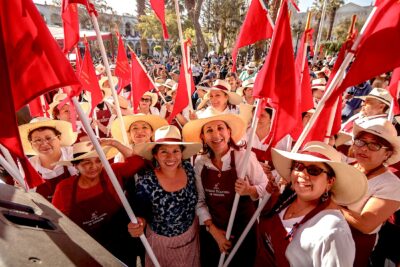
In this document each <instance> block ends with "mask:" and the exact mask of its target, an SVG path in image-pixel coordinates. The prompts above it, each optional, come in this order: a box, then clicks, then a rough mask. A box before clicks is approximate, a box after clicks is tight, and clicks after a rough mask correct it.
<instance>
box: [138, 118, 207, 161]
mask: <svg viewBox="0 0 400 267" xmlns="http://www.w3.org/2000/svg"><path fill="white" fill-rule="evenodd" d="M156 145H182V146H184V147H185V149H184V150H183V151H182V159H188V158H190V157H191V156H193V155H195V154H196V153H197V152H199V151H200V149H201V148H202V144H201V143H199V142H182V137H181V133H180V132H179V129H178V128H177V127H176V126H174V125H167V126H162V127H160V128H158V129H157V130H156V131H155V134H154V142H150V143H142V144H138V145H136V146H135V152H136V153H137V154H138V155H140V156H142V157H144V158H145V159H148V160H151V159H152V158H153V154H152V149H153V148H154V147H155V146H156Z"/></svg>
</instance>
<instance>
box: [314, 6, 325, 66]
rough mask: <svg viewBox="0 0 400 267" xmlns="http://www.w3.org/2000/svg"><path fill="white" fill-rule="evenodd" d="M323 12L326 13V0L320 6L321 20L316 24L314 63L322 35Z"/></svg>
mask: <svg viewBox="0 0 400 267" xmlns="http://www.w3.org/2000/svg"><path fill="white" fill-rule="evenodd" d="M325 13H326V0H324V3H323V6H322V14H321V21H320V23H319V26H318V35H317V41H316V42H315V52H314V58H313V64H315V61H317V56H318V52H319V50H318V49H319V46H320V45H321V44H320V42H321V37H322V31H323V30H324V22H325Z"/></svg>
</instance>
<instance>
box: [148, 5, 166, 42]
mask: <svg viewBox="0 0 400 267" xmlns="http://www.w3.org/2000/svg"><path fill="white" fill-rule="evenodd" d="M150 5H151V8H152V9H153V10H154V13H156V16H157V17H158V19H159V20H160V22H161V25H162V29H163V35H164V39H168V38H169V37H168V30H167V25H166V24H165V7H164V6H165V3H164V0H150Z"/></svg>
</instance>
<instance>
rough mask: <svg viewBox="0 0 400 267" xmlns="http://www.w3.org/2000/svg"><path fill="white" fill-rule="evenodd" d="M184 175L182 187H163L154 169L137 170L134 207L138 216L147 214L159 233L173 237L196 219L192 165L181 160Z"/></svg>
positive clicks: (152, 227) (152, 226) (155, 230)
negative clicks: (167, 188) (168, 190)
mask: <svg viewBox="0 0 400 267" xmlns="http://www.w3.org/2000/svg"><path fill="white" fill-rule="evenodd" d="M182 167H183V168H184V170H185V172H186V175H187V179H188V180H187V184H186V186H185V187H184V188H182V189H180V190H178V191H175V192H167V191H165V190H164V189H163V188H162V187H161V185H160V183H159V182H158V179H157V177H156V174H155V172H154V170H153V169H145V170H143V171H141V172H139V173H138V177H139V179H138V181H137V184H136V198H135V199H136V201H135V207H136V208H137V210H136V212H137V214H138V216H142V217H144V218H146V220H147V221H148V223H149V225H150V227H151V229H152V230H153V231H154V232H155V233H157V234H159V235H162V236H167V237H173V236H177V235H180V234H182V233H185V232H186V231H187V230H188V229H189V227H190V226H191V225H192V224H193V221H194V219H195V208H196V204H197V190H196V183H195V173H194V169H193V166H192V165H191V164H190V162H188V161H182Z"/></svg>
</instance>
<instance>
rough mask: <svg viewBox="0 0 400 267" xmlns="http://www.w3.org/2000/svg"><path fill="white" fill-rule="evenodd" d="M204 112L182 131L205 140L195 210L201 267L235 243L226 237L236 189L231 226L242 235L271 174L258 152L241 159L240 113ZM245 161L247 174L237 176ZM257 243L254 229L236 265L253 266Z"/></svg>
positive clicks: (242, 128) (242, 129) (242, 127)
mask: <svg viewBox="0 0 400 267" xmlns="http://www.w3.org/2000/svg"><path fill="white" fill-rule="evenodd" d="M203 115H204V117H201V118H200V119H197V120H193V121H190V122H188V123H187V124H186V125H185V126H184V128H183V131H182V132H183V137H184V140H186V141H190V142H202V143H203V155H201V156H199V157H197V158H196V162H195V171H196V176H197V184H198V185H197V186H198V192H199V203H198V206H197V214H198V216H199V218H200V224H201V225H204V226H203V227H202V229H201V230H200V244H201V261H202V266H216V265H217V264H218V261H219V256H220V253H221V252H228V251H229V249H230V247H231V245H232V242H235V239H234V240H228V239H226V238H225V231H226V228H227V225H228V221H229V216H230V211H231V209H232V205H233V200H234V197H235V193H238V194H239V195H241V199H240V201H239V206H238V210H237V215H236V220H235V224H234V227H233V230H232V236H234V237H235V238H238V237H239V236H240V233H241V232H242V231H243V229H244V227H245V226H246V224H247V223H248V221H249V220H250V218H251V216H252V215H253V213H254V210H255V205H254V201H255V200H257V199H258V198H261V197H263V196H264V194H265V186H266V185H267V177H266V175H265V173H264V172H263V170H262V168H261V166H260V164H259V163H258V161H257V159H256V157H255V156H254V154H251V155H250V158H249V161H248V162H247V163H243V162H242V161H243V157H244V154H245V151H244V150H242V149H240V147H238V146H237V145H236V144H237V143H238V142H239V141H240V140H241V138H242V137H243V135H244V134H245V129H246V123H245V122H244V120H243V119H242V118H240V117H239V116H238V115H234V114H220V113H218V112H217V111H215V110H213V109H208V110H207V111H206V112H205V113H203ZM243 164H246V166H247V169H246V170H247V171H246V173H245V177H246V179H238V172H239V170H240V169H241V168H243V167H244V166H243ZM239 178H241V177H239ZM243 178H244V177H243ZM265 197H268V196H265ZM255 248H256V235H255V229H253V231H252V232H251V233H250V234H249V236H248V237H247V238H246V240H245V241H244V244H243V246H242V247H241V249H239V251H238V254H237V255H236V256H235V258H234V259H233V261H232V262H233V263H234V266H236V265H237V266H251V265H252V261H253V260H254V256H255Z"/></svg>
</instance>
